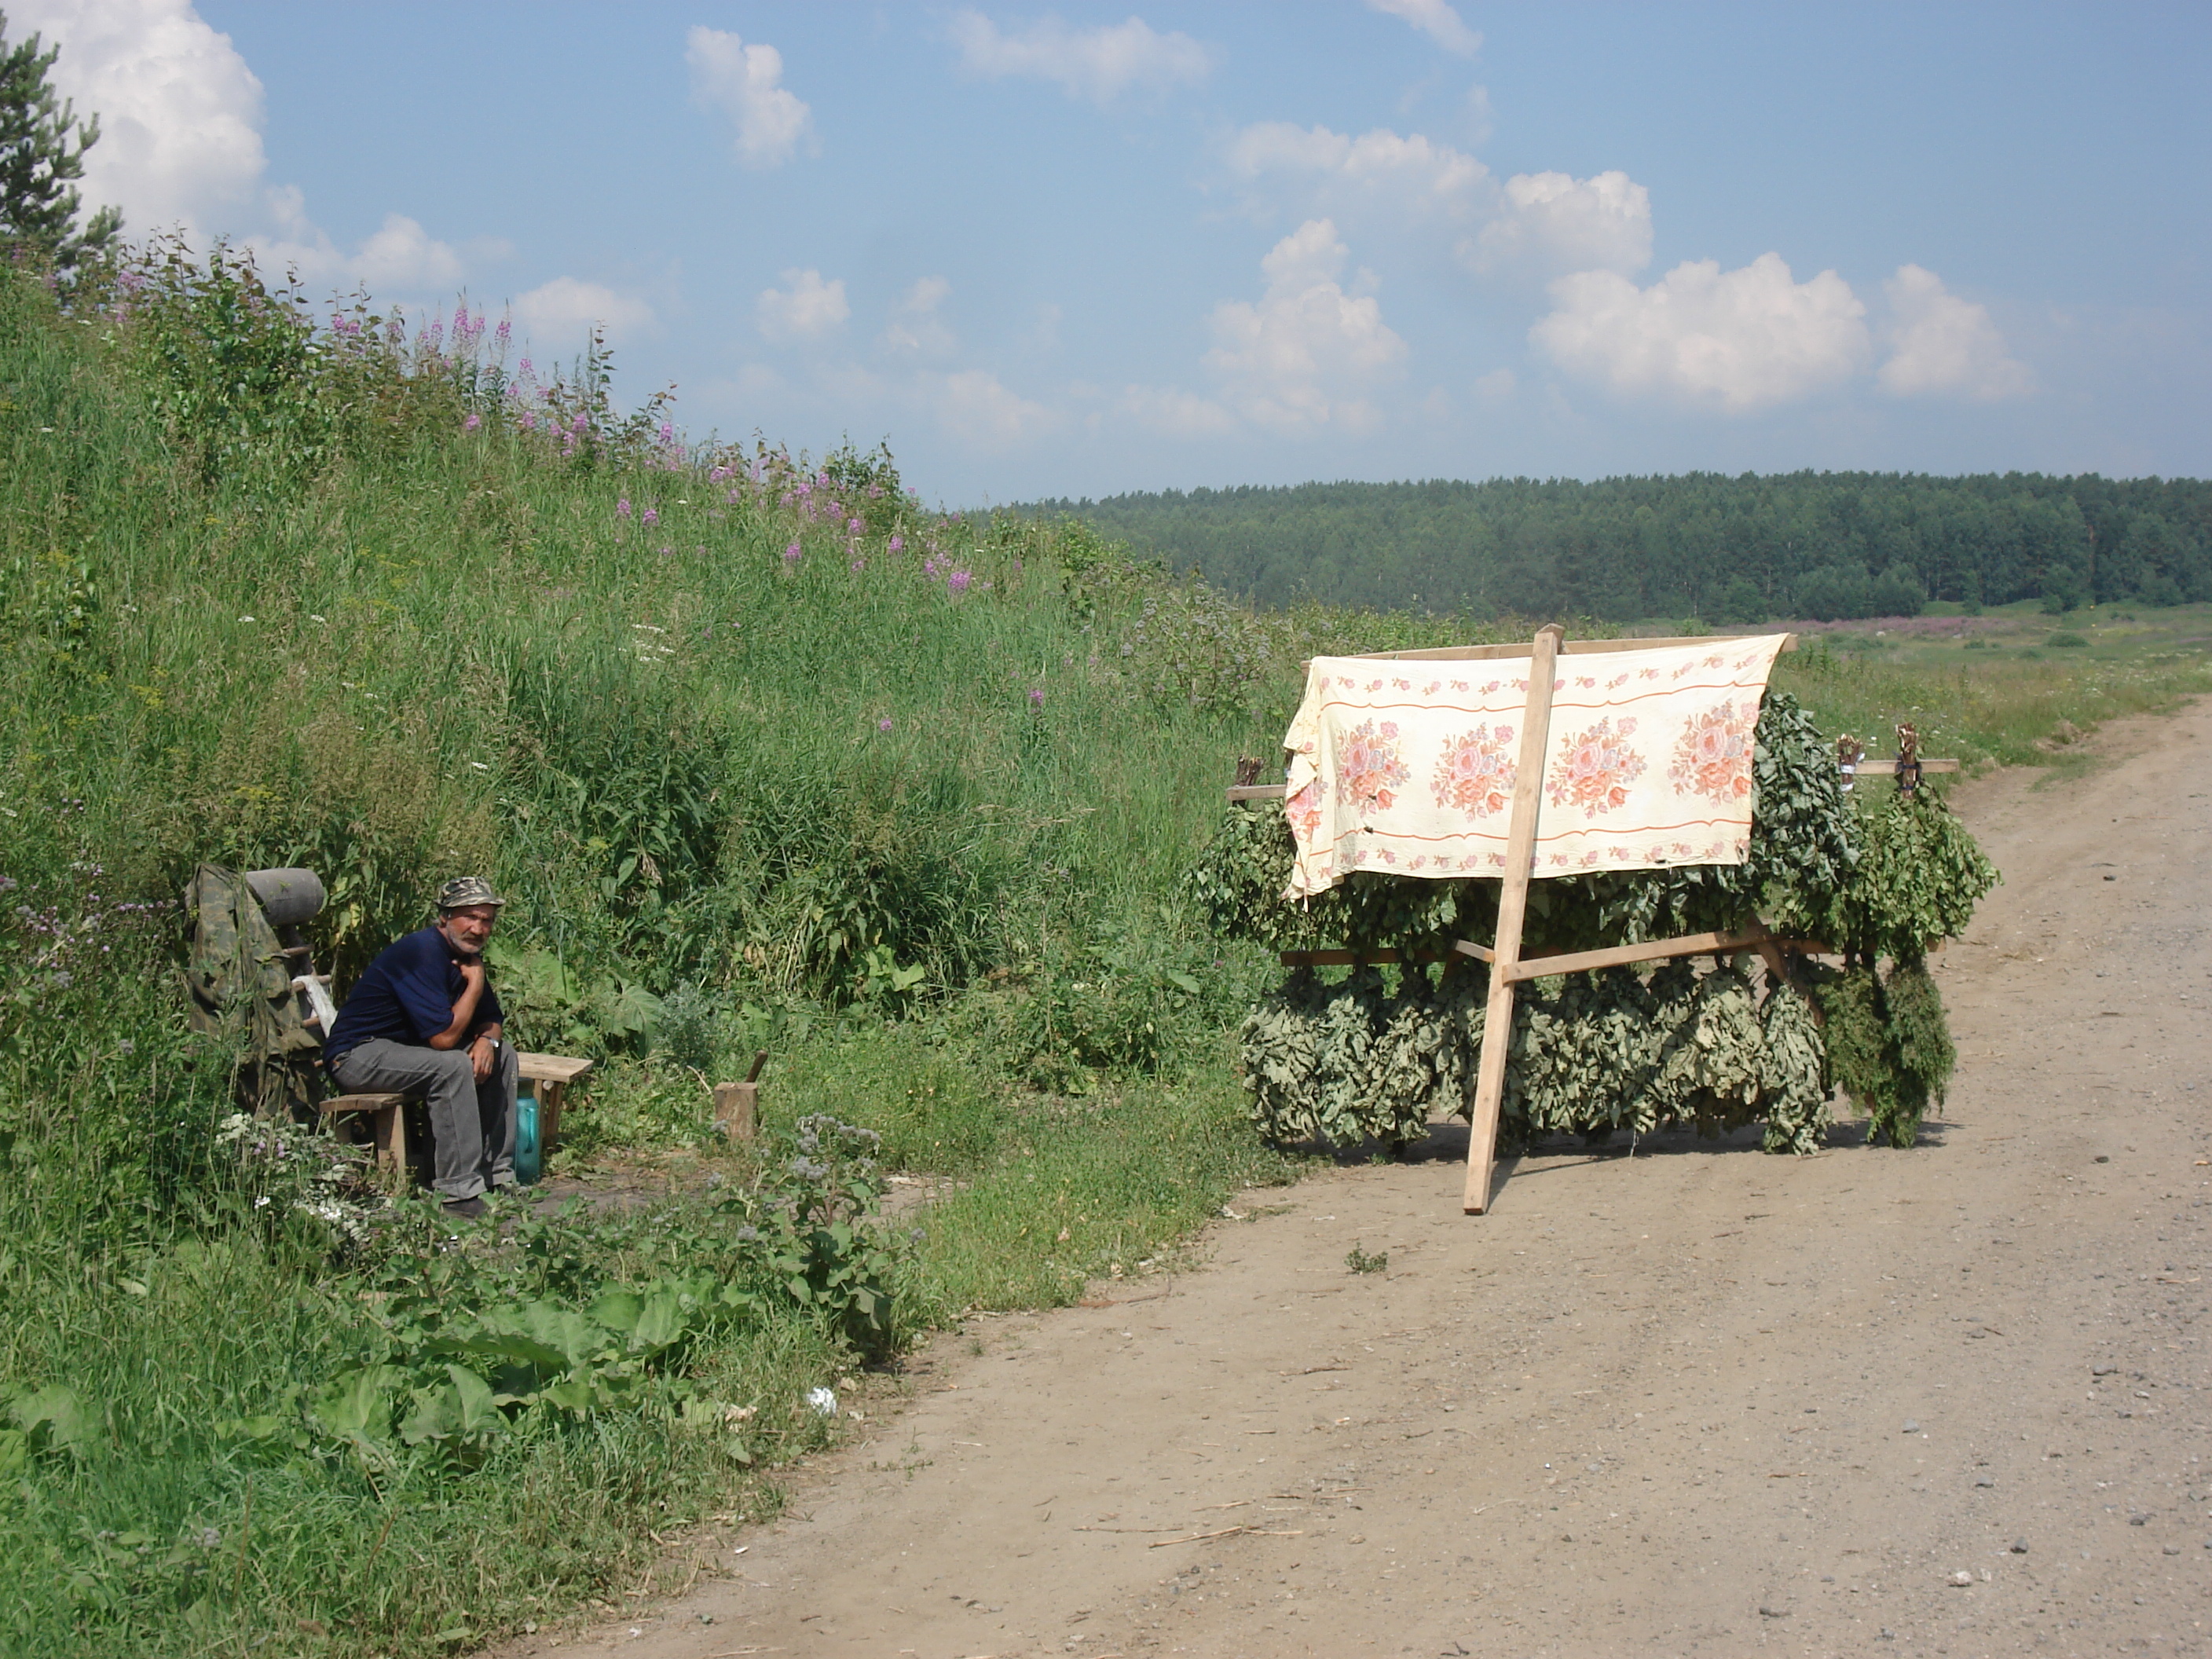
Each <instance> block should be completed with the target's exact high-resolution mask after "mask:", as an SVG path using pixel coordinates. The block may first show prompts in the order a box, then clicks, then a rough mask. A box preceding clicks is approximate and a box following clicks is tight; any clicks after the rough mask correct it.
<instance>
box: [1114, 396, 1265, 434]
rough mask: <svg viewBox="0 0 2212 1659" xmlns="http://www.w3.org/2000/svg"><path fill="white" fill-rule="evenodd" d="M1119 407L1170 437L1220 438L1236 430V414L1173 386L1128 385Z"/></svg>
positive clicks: (1125, 412) (1128, 414)
mask: <svg viewBox="0 0 2212 1659" xmlns="http://www.w3.org/2000/svg"><path fill="white" fill-rule="evenodd" d="M1116 407H1117V408H1118V409H1119V410H1120V411H1121V413H1122V414H1124V415H1127V416H1131V417H1132V418H1133V419H1134V420H1135V421H1136V422H1138V424H1139V425H1140V426H1145V427H1148V428H1151V429H1152V431H1154V432H1158V433H1162V434H1164V435H1166V436H1168V437H1170V438H1219V437H1225V436H1226V435H1229V434H1230V433H1231V432H1234V431H1236V430H1237V417H1236V416H1234V415H1232V414H1231V413H1230V412H1229V411H1228V410H1226V409H1225V408H1223V407H1222V406H1221V405H1220V404H1218V403H1216V402H1215V401H1214V400H1213V399H1212V398H1202V397H1200V395H1199V394H1198V393H1196V392H1182V391H1178V390H1177V389H1176V388H1175V387H1173V386H1128V387H1126V388H1125V389H1124V390H1123V391H1122V393H1121V398H1120V401H1119V403H1118V404H1116Z"/></svg>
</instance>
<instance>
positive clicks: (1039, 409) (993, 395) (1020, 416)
mask: <svg viewBox="0 0 2212 1659" xmlns="http://www.w3.org/2000/svg"><path fill="white" fill-rule="evenodd" d="M936 401H937V423H938V425H939V427H940V428H943V429H944V430H945V433H946V434H947V435H950V436H951V437H953V438H956V439H957V440H959V441H961V442H962V443H964V444H969V445H971V446H973V447H976V448H979V449H1005V448H1007V447H1011V446H1012V445H1014V444H1017V443H1019V442H1020V441H1022V440H1024V439H1025V438H1031V437H1035V436H1036V435H1038V434H1040V433H1043V432H1048V431H1050V430H1052V429H1053V428H1056V427H1057V426H1058V425H1059V424H1060V419H1059V416H1055V415H1054V413H1053V412H1052V411H1051V410H1048V409H1047V408H1046V407H1045V406H1044V405H1043V404H1037V403H1031V402H1030V400H1029V399H1028V398H1024V397H1022V396H1021V395H1020V394H1018V392H1012V391H1009V390H1008V389H1007V388H1006V386H1003V385H1001V384H1000V380H999V377H998V376H997V375H995V374H992V373H990V372H989V371H988V370H987V369H981V368H963V369H962V370H961V371H960V372H959V373H958V374H948V375H946V376H945V380H944V383H943V384H942V385H941V386H939V388H938V394H937V400H936Z"/></svg>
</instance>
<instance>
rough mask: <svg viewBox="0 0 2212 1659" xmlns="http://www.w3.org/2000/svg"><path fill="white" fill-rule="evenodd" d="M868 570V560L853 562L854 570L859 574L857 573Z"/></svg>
mask: <svg viewBox="0 0 2212 1659" xmlns="http://www.w3.org/2000/svg"><path fill="white" fill-rule="evenodd" d="M853 568H854V570H855V571H856V572H857V571H861V570H866V568H868V562H867V561H866V559H855V560H854V561H853Z"/></svg>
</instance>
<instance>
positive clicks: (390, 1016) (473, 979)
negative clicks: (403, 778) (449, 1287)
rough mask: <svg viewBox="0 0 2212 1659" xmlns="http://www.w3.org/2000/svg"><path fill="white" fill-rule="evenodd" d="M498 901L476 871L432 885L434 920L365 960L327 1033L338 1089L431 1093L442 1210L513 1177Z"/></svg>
mask: <svg viewBox="0 0 2212 1659" xmlns="http://www.w3.org/2000/svg"><path fill="white" fill-rule="evenodd" d="M506 902H507V901H506V900H505V899H503V898H501V897H500V896H498V895H497V894H496V893H495V892H494V891H493V890H492V885H491V884H490V883H489V882H488V881H486V880H484V879H483V878H482V877H481V876H460V877H457V878H454V879H453V880H452V881H449V882H447V884H445V885H444V886H443V887H441V888H440V889H439V890H438V920H437V922H436V924H435V926H432V927H424V928H421V929H419V930H417V931H416V932H415V933H410V934H408V935H407V936H406V937H405V938H404V939H400V940H398V941H397V942H396V943H394V944H392V945H387V946H386V947H385V949H384V951H383V952H382V954H380V956H379V957H377V958H376V960H375V961H374V962H372V963H369V965H368V971H367V972H366V973H364V974H362V976H361V978H360V979H359V980H358V981H356V983H355V985H354V987H353V990H352V992H351V993H350V994H349V995H348V996H347V998H346V1001H345V1006H344V1007H343V1009H342V1010H340V1011H339V1013H338V1017H337V1024H335V1025H333V1026H332V1027H331V1034H330V1040H329V1042H327V1043H325V1045H324V1050H325V1063H326V1064H327V1065H328V1066H329V1067H330V1071H331V1076H332V1077H333V1078H335V1079H337V1085H338V1087H340V1088H341V1089H343V1090H344V1091H346V1092H347V1093H349V1094H379V1093H392V1094H408V1095H420V1096H422V1097H424V1098H426V1099H427V1100H428V1102H429V1103H430V1133H431V1136H432V1138H433V1139H434V1140H435V1142H436V1149H435V1178H434V1179H433V1181H432V1183H431V1184H432V1185H433V1186H435V1188H437V1190H438V1195H439V1196H440V1197H441V1199H442V1200H444V1201H445V1209H446V1213H447V1215H450V1216H465V1217H473V1216H480V1215H482V1214H483V1212H484V1201H483V1193H484V1189H485V1188H487V1187H492V1188H510V1187H513V1185H514V1184H515V1178H514V1088H515V1056H514V1050H513V1048H511V1047H509V1046H508V1045H507V1043H506V1042H502V1041H501V1031H502V1030H503V1029H504V1020H505V1018H506V1015H505V1012H504V1011H503V1010H502V1009H501V1007H500V1006H499V994H498V993H497V992H495V990H493V989H492V987H491V982H490V981H489V979H488V978H486V977H485V973H484V960H483V949H484V944H485V942H486V941H487V940H489V939H490V938H491V930H492V927H493V925H494V924H495V923H496V922H497V921H498V920H499V909H500V906H501V905H503V904H505V903H506Z"/></svg>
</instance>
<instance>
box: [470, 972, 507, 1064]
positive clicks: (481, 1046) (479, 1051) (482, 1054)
mask: <svg viewBox="0 0 2212 1659" xmlns="http://www.w3.org/2000/svg"><path fill="white" fill-rule="evenodd" d="M461 971H462V972H463V973H466V972H467V971H468V970H467V969H462V970H461ZM477 972H478V973H479V974H481V973H482V972H483V969H482V968H481V967H479V968H478V969H477ZM498 1058H499V1045H498V1044H497V1043H496V1042H493V1041H492V1040H491V1039H490V1038H489V1037H488V1036H480V1037H478V1038H477V1040H476V1041H475V1042H471V1044H469V1064H470V1066H472V1067H473V1068H474V1069H475V1071H476V1074H477V1082H479V1083H482V1082H483V1081H484V1079H487V1078H489V1076H490V1075H491V1068H492V1064H493V1062H494V1061H495V1060H497V1059H498Z"/></svg>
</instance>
